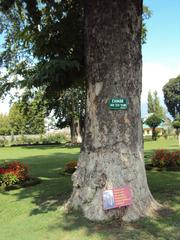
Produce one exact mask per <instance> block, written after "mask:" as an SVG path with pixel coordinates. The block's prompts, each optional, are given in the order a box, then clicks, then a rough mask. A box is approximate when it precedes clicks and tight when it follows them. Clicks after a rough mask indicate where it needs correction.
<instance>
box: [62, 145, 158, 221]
mask: <svg viewBox="0 0 180 240" xmlns="http://www.w3.org/2000/svg"><path fill="white" fill-rule="evenodd" d="M121 147H122V146H121ZM117 149H118V148H117ZM114 150H115V149H114ZM115 152H116V154H114V153H112V150H110V149H109V150H108V149H106V150H104V151H102V149H99V150H98V151H96V152H94V153H88V152H82V153H81V155H80V160H79V162H78V169H77V170H76V172H75V173H74V174H73V176H72V179H73V189H74V190H73V193H72V195H71V198H70V199H69V201H68V203H67V204H66V208H67V209H76V210H78V209H80V210H82V211H83V213H84V216H85V217H86V218H88V219H90V220H95V221H103V220H110V219H120V220H122V221H126V222H130V221H135V220H137V219H139V218H140V217H145V216H151V217H152V216H153V215H154V214H155V212H156V211H157V210H158V209H160V208H161V205H160V204H158V203H157V202H156V201H155V200H154V198H153V197H152V195H151V193H150V191H149V188H148V185H147V182H146V176H145V169H144V162H143V160H142V158H140V155H139V157H138V156H136V154H134V155H133V154H128V153H127V152H126V153H125V152H124V154H119V153H118V152H117V151H115ZM121 152H122V150H121ZM112 156H113V159H112ZM97 159H98V160H97ZM112 162H113V163H112ZM124 186H129V187H130V188H131V190H132V205H131V206H127V207H121V208H116V209H111V210H104V209H103V203H102V193H103V191H104V190H107V189H112V188H118V187H124Z"/></svg>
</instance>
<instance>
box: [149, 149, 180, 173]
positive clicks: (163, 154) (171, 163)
mask: <svg viewBox="0 0 180 240" xmlns="http://www.w3.org/2000/svg"><path fill="white" fill-rule="evenodd" d="M152 165H153V166H154V167H159V168H163V167H177V166H178V165H180V151H179V150H177V151H173V152H170V151H168V150H164V149H159V150H156V151H155V153H154V155H153V157H152Z"/></svg>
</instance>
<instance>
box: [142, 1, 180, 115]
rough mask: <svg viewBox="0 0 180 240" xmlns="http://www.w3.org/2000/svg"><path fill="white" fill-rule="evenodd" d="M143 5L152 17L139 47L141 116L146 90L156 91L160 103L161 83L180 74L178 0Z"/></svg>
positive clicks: (163, 83)
mask: <svg viewBox="0 0 180 240" xmlns="http://www.w3.org/2000/svg"><path fill="white" fill-rule="evenodd" d="M144 4H145V5H146V6H148V7H149V8H150V9H151V11H152V17H151V18H150V19H149V20H147V21H146V25H147V29H148V34H147V43H146V44H145V45H143V48H142V54H143V91H142V98H141V100H142V115H145V114H146V112H147V93H148V90H152V91H154V90H157V92H158V95H159V97H160V100H161V104H163V103H164V98H163V93H162V88H163V86H164V85H165V84H166V83H167V82H168V80H169V79H170V78H174V77H176V76H177V75H179V74H180V0H171V1H170V0H144Z"/></svg>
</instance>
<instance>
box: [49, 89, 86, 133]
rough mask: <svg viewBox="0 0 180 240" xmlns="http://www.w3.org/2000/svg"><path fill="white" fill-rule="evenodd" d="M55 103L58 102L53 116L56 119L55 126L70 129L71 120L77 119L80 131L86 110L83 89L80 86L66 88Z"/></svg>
mask: <svg viewBox="0 0 180 240" xmlns="http://www.w3.org/2000/svg"><path fill="white" fill-rule="evenodd" d="M56 101H58V105H57V107H56V108H55V113H54V115H55V116H56V118H57V119H58V121H57V126H58V127H60V128H64V127H67V126H70V127H71V126H72V123H73V120H74V119H77V120H78V121H79V122H80V127H81V129H82V128H83V126H84V120H85V108H86V91H85V88H84V87H81V86H79V87H73V88H68V89H66V90H65V91H64V92H63V94H62V95H61V96H60V97H59V99H57V100H56Z"/></svg>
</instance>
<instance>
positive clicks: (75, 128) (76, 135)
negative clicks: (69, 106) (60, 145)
mask: <svg viewBox="0 0 180 240" xmlns="http://www.w3.org/2000/svg"><path fill="white" fill-rule="evenodd" d="M70 130H71V142H72V143H73V144H76V143H82V137H81V133H80V132H81V131H80V124H79V119H76V118H75V117H74V118H72V121H71V125H70Z"/></svg>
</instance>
